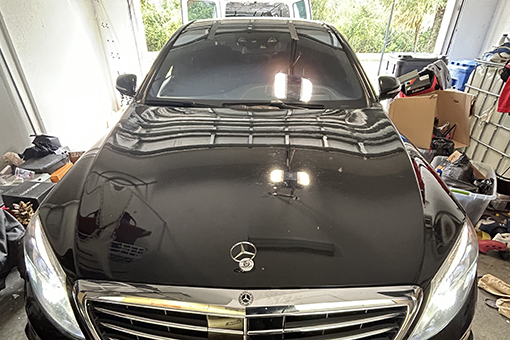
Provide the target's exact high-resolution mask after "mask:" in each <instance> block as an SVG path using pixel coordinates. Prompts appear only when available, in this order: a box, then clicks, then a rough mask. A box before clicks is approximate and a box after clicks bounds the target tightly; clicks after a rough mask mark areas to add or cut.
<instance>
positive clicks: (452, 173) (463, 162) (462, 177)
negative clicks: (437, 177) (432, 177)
mask: <svg viewBox="0 0 510 340" xmlns="http://www.w3.org/2000/svg"><path fill="white" fill-rule="evenodd" d="M441 178H442V179H443V181H444V182H445V183H446V184H447V185H449V184H448V182H449V181H450V182H454V183H455V184H457V183H459V182H460V183H465V184H466V185H473V184H472V183H473V182H474V181H475V179H476V178H475V175H474V174H473V168H472V167H471V161H470V160H469V157H468V156H466V154H464V153H463V154H461V155H460V156H459V158H457V159H456V160H455V161H453V162H450V161H448V160H447V161H446V162H445V164H444V165H443V172H442V176H441ZM452 186H454V185H453V184H452ZM455 187H458V186H455ZM459 189H461V188H459Z"/></svg>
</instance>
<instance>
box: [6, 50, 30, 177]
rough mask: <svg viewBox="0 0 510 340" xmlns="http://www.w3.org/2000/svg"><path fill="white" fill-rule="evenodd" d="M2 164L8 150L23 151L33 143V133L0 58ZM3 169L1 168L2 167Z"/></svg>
mask: <svg viewBox="0 0 510 340" xmlns="http://www.w3.org/2000/svg"><path fill="white" fill-rule="evenodd" d="M0 103H1V104H2V108H1V110H0V140H1V143H0V165H2V160H1V157H2V156H3V155H4V154H5V153H6V152H7V151H12V152H17V153H22V152H23V150H25V148H27V147H29V146H30V145H31V138H29V135H30V134H32V133H33V130H32V128H31V126H30V123H29V121H28V119H27V116H26V115H25V112H24V110H23V107H22V105H21V102H20V99H19V97H18V95H17V93H16V91H13V83H12V81H11V78H10V76H9V72H8V70H7V67H6V65H5V64H4V63H3V59H1V60H0ZM0 170H1V169H0Z"/></svg>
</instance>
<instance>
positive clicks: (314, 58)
mask: <svg viewBox="0 0 510 340" xmlns="http://www.w3.org/2000/svg"><path fill="white" fill-rule="evenodd" d="M245 25H248V27H246V26H245V27H241V26H236V27H222V26H221V25H220V26H219V27H218V25H216V27H212V28H211V26H209V27H208V28H207V29H204V27H203V26H202V27H200V28H196V29H192V28H188V29H187V30H186V31H184V32H183V33H182V34H181V35H180V36H179V38H178V39H177V40H176V42H175V43H174V45H173V47H172V48H171V49H170V51H169V52H168V54H167V55H166V57H165V60H164V62H163V63H162V65H161V67H160V68H159V70H158V71H157V74H156V76H155V77H154V80H153V82H152V84H151V85H150V89H149V92H148V94H147V97H146V100H147V101H151V100H155V101H158V102H160V103H163V104H164V101H168V102H176V101H186V102H193V103H214V104H216V105H217V106H222V105H223V106H225V104H236V103H237V104H240V103H250V104H252V103H270V102H272V101H275V100H278V101H279V102H283V103H289V104H290V103H292V104H301V105H303V106H306V105H310V106H311V105H313V104H315V105H317V104H320V105H323V106H324V107H347V106H351V105H349V104H352V103H353V102H357V103H359V102H360V101H362V100H364V98H365V97H364V92H363V90H362V87H361V84H360V81H359V78H358V77H357V75H356V72H355V71H354V69H353V66H352V64H351V62H350V61H349V59H348V57H347V55H346V53H345V52H344V50H343V47H342V45H341V43H340V41H339V40H338V39H337V37H336V36H335V35H334V34H333V33H332V32H329V31H328V30H326V29H322V28H317V29H311V28H299V27H296V28H295V29H291V31H293V34H291V33H289V29H281V28H280V29H277V28H274V27H271V28H270V26H269V25H268V26H267V27H259V28H258V29H257V28H256V27H254V26H251V25H250V24H245ZM292 28H293V26H292Z"/></svg>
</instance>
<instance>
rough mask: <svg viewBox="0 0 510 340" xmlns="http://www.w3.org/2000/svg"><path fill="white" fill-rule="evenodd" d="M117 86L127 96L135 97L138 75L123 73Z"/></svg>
mask: <svg viewBox="0 0 510 340" xmlns="http://www.w3.org/2000/svg"><path fill="white" fill-rule="evenodd" d="M115 88H116V89H117V90H118V91H119V92H120V93H122V94H125V95H126V96H129V97H134V96H135V94H136V75H134V74H121V75H120V76H118V77H117V82H116V84H115Z"/></svg>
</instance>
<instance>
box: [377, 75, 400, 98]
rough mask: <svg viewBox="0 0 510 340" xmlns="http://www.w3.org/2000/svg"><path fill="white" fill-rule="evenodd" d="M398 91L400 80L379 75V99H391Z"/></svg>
mask: <svg viewBox="0 0 510 340" xmlns="http://www.w3.org/2000/svg"><path fill="white" fill-rule="evenodd" d="M399 92H400V82H399V81H398V79H397V78H395V77H390V76H380V77H379V100H384V99H392V98H394V97H395V96H396V95H397V94H398V93H399Z"/></svg>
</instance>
